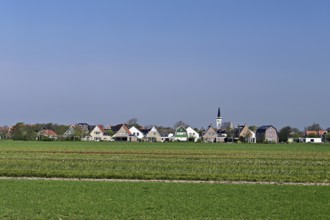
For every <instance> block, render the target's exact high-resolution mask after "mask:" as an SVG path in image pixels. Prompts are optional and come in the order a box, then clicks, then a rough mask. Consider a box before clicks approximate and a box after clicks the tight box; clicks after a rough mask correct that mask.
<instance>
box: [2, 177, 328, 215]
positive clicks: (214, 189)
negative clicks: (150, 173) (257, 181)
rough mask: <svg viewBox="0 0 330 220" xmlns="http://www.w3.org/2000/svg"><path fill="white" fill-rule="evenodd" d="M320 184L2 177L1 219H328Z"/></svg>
mask: <svg viewBox="0 0 330 220" xmlns="http://www.w3.org/2000/svg"><path fill="white" fill-rule="evenodd" d="M329 198H330V190H329V187H325V186H323V187H321V186H284V185H277V186H274V185H212V184H182V183H181V184H177V183H112V182H83V181H82V182H74V181H73V182H70V181H26V180H0V219H329V216H330V209H329V206H330V200H329Z"/></svg>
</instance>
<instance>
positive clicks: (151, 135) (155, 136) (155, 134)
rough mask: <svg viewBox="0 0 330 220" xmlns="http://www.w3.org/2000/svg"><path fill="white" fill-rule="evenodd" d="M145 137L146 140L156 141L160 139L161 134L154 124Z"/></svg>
mask: <svg viewBox="0 0 330 220" xmlns="http://www.w3.org/2000/svg"><path fill="white" fill-rule="evenodd" d="M146 139H147V141H150V142H156V141H161V140H162V136H161V135H160V133H159V131H158V130H157V128H156V127H155V126H153V127H152V128H151V130H150V131H149V132H148V134H147V136H146Z"/></svg>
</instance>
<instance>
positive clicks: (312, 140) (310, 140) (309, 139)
mask: <svg viewBox="0 0 330 220" xmlns="http://www.w3.org/2000/svg"><path fill="white" fill-rule="evenodd" d="M304 142H305V143H318V144H320V143H322V138H320V137H319V138H313V137H306V138H305V139H304Z"/></svg>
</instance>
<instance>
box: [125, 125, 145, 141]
mask: <svg viewBox="0 0 330 220" xmlns="http://www.w3.org/2000/svg"><path fill="white" fill-rule="evenodd" d="M129 131H130V132H131V134H132V135H134V136H135V137H137V138H138V139H139V140H142V139H143V138H144V134H143V133H142V131H140V130H139V129H137V128H136V127H135V126H133V127H131V128H130V129H129Z"/></svg>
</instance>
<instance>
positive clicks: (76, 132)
mask: <svg viewBox="0 0 330 220" xmlns="http://www.w3.org/2000/svg"><path fill="white" fill-rule="evenodd" d="M87 134H89V132H88V133H86V132H85V131H84V130H83V129H82V128H81V127H80V126H78V125H71V126H70V127H69V128H68V130H66V131H65V132H64V134H63V135H62V136H63V138H65V139H71V140H76V139H81V138H83V137H84V136H85V135H87Z"/></svg>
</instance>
